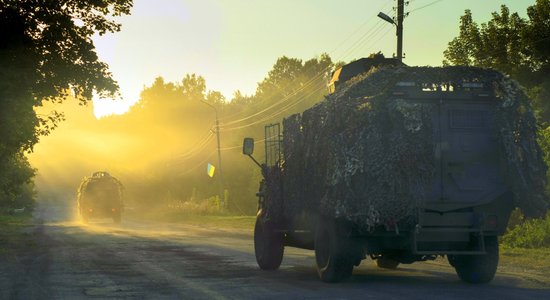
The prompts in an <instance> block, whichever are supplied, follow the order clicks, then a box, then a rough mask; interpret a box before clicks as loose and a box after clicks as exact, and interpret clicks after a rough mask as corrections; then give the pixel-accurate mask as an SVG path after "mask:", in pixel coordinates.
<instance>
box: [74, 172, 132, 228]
mask: <svg viewBox="0 0 550 300" xmlns="http://www.w3.org/2000/svg"><path fill="white" fill-rule="evenodd" d="M77 202H78V212H79V214H80V217H81V219H82V221H83V222H84V223H88V221H89V219H92V218H112V219H113V221H114V222H115V223H120V222H121V220H122V212H123V211H124V203H123V186H122V183H121V182H120V181H119V180H118V179H116V178H115V177H113V176H111V175H110V174H109V173H107V172H103V171H101V172H94V173H93V174H92V176H90V177H85V178H84V179H83V180H82V182H81V183H80V186H79V188H78V197H77Z"/></svg>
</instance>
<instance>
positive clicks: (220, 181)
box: [201, 100, 225, 209]
mask: <svg viewBox="0 0 550 300" xmlns="http://www.w3.org/2000/svg"><path fill="white" fill-rule="evenodd" d="M201 102H202V103H204V104H206V105H208V106H210V107H211V108H212V109H213V110H214V112H215V113H216V139H217V141H218V173H219V174H220V180H219V189H220V191H219V193H220V206H221V208H222V209H224V208H225V199H224V190H223V172H222V153H221V148H220V122H219V120H218V110H217V109H216V107H215V106H214V105H212V104H210V103H208V102H206V101H204V100H201Z"/></svg>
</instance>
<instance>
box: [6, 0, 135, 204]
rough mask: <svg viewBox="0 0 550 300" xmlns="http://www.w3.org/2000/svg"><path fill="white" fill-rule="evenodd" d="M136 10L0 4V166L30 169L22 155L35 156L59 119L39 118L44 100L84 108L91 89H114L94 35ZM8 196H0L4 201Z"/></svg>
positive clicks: (101, 3) (96, 4) (105, 3)
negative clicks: (38, 145)
mask: <svg viewBox="0 0 550 300" xmlns="http://www.w3.org/2000/svg"><path fill="white" fill-rule="evenodd" d="M131 7H132V0H94V1H83V0H60V1H46V0H0V28H2V30H0V166H3V167H4V166H12V167H13V168H18V167H19V168H25V167H26V166H27V164H26V159H25V158H24V157H21V154H20V153H21V151H32V147H33V146H34V144H36V143H37V142H38V138H39V136H40V135H44V134H48V133H49V132H50V130H52V129H53V128H55V126H56V123H57V122H59V121H60V120H61V119H62V116H61V115H60V114H58V113H55V112H54V113H52V114H49V115H36V113H35V112H34V108H35V107H37V106H40V105H41V104H42V101H62V100H63V99H65V98H67V97H68V96H69V95H71V94H72V95H73V96H75V97H76V98H77V99H79V100H80V101H82V102H83V103H85V102H86V101H89V100H91V99H92V95H93V93H94V92H97V93H98V94H99V95H100V96H107V95H113V94H115V93H116V92H117V90H118V86H117V84H116V82H115V81H114V79H113V78H112V76H111V73H109V71H108V69H107V67H108V66H107V65H106V64H105V63H103V62H101V61H99V60H98V57H97V54H96V52H95V47H94V44H93V41H92V39H91V37H92V35H93V34H95V33H98V34H100V35H102V34H105V33H107V32H116V31H119V30H120V25H119V24H118V23H116V22H115V21H114V20H113V17H116V16H120V15H123V14H128V13H129V12H130V8H131ZM8 173H9V170H3V172H2V173H1V175H0V177H3V178H0V182H8V181H7V180H6V177H7V176H8V175H7V174H8ZM23 173H24V172H23ZM31 173H32V172H27V173H24V175H22V176H23V177H24V176H27V178H26V179H25V180H23V181H22V182H27V181H28V180H29V179H30V178H31V176H32V174H31ZM12 183H13V182H12ZM13 184H16V183H13ZM0 188H2V191H1V193H0V195H7V194H9V193H6V190H5V189H7V188H9V187H6V186H4V185H2V186H1V187H0ZM6 197H7V196H6ZM6 197H2V196H0V204H1V203H6V202H7V201H9V200H10V199H7V198H6ZM10 197H11V196H10Z"/></svg>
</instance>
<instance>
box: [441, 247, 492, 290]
mask: <svg viewBox="0 0 550 300" xmlns="http://www.w3.org/2000/svg"><path fill="white" fill-rule="evenodd" d="M485 250H486V252H487V254H484V255H449V256H448V259H449V263H450V264H451V266H453V267H454V268H455V270H456V274H457V275H458V277H460V279H461V280H462V281H465V282H469V283H487V282H489V281H491V280H493V278H494V277H495V273H496V271H497V266H498V238H497V237H496V236H488V237H485Z"/></svg>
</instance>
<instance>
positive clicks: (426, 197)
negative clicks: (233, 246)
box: [243, 59, 548, 283]
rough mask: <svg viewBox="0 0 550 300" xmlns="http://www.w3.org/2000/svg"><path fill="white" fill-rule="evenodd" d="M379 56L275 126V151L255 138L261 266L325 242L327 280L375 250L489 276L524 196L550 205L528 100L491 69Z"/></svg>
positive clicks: (249, 149) (249, 146)
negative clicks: (259, 151) (383, 60)
mask: <svg viewBox="0 0 550 300" xmlns="http://www.w3.org/2000/svg"><path fill="white" fill-rule="evenodd" d="M374 63H375V62H373V61H371V60H369V59H364V60H362V61H361V62H359V63H355V64H354V65H353V66H352V68H351V73H352V74H350V72H349V71H350V68H346V66H344V67H343V69H341V70H337V72H334V74H335V76H334V77H333V79H332V80H331V89H332V92H333V93H332V94H330V95H328V96H327V97H326V99H324V100H323V101H321V102H319V103H318V104H317V105H315V106H313V107H312V108H310V109H308V110H306V111H304V112H303V113H301V114H296V115H292V116H289V117H287V118H285V119H284V120H283V124H282V125H283V126H282V127H283V132H282V134H281V125H280V124H279V123H277V124H269V125H266V127H265V137H264V138H265V161H264V162H263V163H259V162H258V161H257V160H256V159H254V158H253V157H252V154H253V150H254V139H252V138H245V139H244V142H243V154H246V155H248V156H250V157H251V158H253V160H254V162H255V163H256V164H257V165H258V166H260V168H261V170H262V175H263V177H264V179H263V180H262V181H261V182H260V188H259V192H258V193H257V196H258V198H259V201H258V212H257V219H256V225H255V228H254V249H255V255H256V260H257V263H258V265H259V267H260V268H261V269H263V270H274V269H277V268H278V267H279V266H280V264H281V262H282V258H283V253H284V248H285V247H286V246H291V247H298V248H304V249H310V250H314V251H315V259H316V264H317V271H318V275H319V277H320V279H321V280H322V281H325V282H337V281H341V280H343V279H346V278H348V277H349V276H351V275H352V271H353V267H354V266H358V265H359V264H360V262H361V261H362V260H363V259H365V258H366V257H370V258H371V259H373V260H375V261H376V263H377V265H378V266H379V267H381V268H396V267H398V265H399V264H410V263H413V262H419V261H427V260H433V259H436V258H437V257H438V256H446V257H447V258H448V261H449V263H450V265H451V266H452V267H454V268H455V269H456V273H457V274H458V276H459V277H460V279H462V280H463V281H466V282H470V283H486V282H489V281H491V280H492V279H493V277H494V275H495V272H496V269H497V265H498V260H499V244H498V236H500V235H502V234H503V233H504V231H505V228H506V226H507V223H508V219H509V216H510V213H511V211H512V210H513V209H514V207H520V208H522V209H523V211H524V212H526V213H527V214H531V215H534V214H538V213H544V212H545V211H546V209H547V208H548V199H547V198H546V197H545V196H544V186H545V184H546V183H545V178H546V176H545V174H546V166H545V164H544V162H543V161H542V156H541V150H540V148H539V146H538V144H537V140H536V129H537V125H536V122H535V118H534V116H533V111H532V109H531V108H530V106H529V101H528V99H527V98H526V97H525V95H524V94H523V92H522V90H521V88H520V87H519V86H518V85H517V83H515V82H514V81H513V80H511V79H509V78H507V77H506V76H504V75H502V74H500V73H498V72H496V71H493V70H487V69H479V68H470V67H443V68H430V67H407V66H404V65H401V64H395V63H393V62H392V63H390V64H385V65H384V64H380V63H376V66H377V67H373V65H375V64H374ZM357 64H363V66H364V68H363V69H361V68H358V67H357ZM348 67H349V66H348ZM346 69H347V70H346ZM353 72H355V74H353ZM342 74H346V75H345V76H347V78H346V79H345V80H342V77H339V76H340V75H342Z"/></svg>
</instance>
